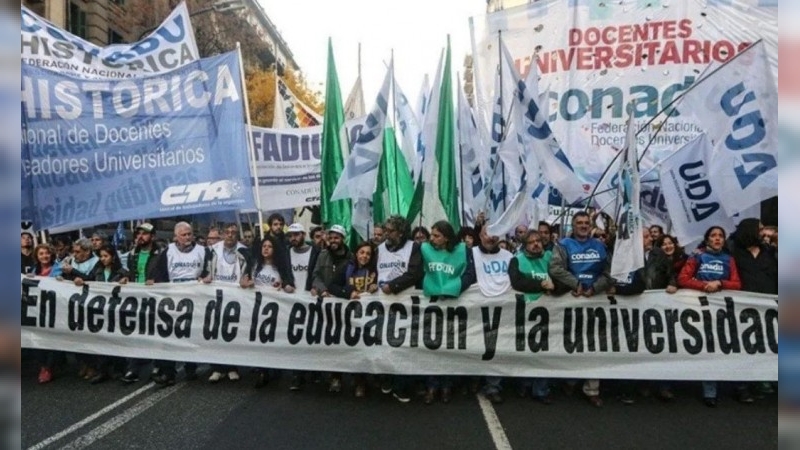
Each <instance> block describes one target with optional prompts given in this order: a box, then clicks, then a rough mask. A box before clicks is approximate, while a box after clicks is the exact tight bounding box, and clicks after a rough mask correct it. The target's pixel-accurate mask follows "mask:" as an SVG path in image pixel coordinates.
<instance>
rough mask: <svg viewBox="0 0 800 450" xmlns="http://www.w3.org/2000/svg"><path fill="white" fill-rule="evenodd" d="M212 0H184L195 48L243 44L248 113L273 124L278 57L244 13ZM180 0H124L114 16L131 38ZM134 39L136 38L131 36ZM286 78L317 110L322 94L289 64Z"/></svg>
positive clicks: (215, 50)
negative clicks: (216, 6)
mask: <svg viewBox="0 0 800 450" xmlns="http://www.w3.org/2000/svg"><path fill="white" fill-rule="evenodd" d="M214 1H215V0H187V6H188V8H189V14H190V16H191V20H192V28H193V29H194V34H195V40H196V41H197V48H198V50H199V51H200V56H201V57H208V56H213V55H217V54H220V53H224V52H229V51H233V50H235V49H236V42H239V43H240V44H241V49H242V58H243V60H244V71H245V74H246V85H247V87H246V88H247V93H248V100H249V106H250V116H251V120H252V121H253V124H254V125H256V126H264V127H266V126H271V125H272V117H273V110H274V108H275V87H276V86H275V72H276V66H277V60H276V59H275V54H274V51H273V49H272V47H271V45H270V44H269V43H267V42H265V41H264V40H263V39H261V38H260V37H259V36H258V34H257V33H256V31H255V29H254V28H253V27H252V26H251V25H250V24H249V23H248V22H247V20H246V19H245V18H244V17H243V15H242V14H239V13H237V12H233V13H220V12H213V11H212V10H210V8H211V7H212V4H213V3H214ZM179 3H180V1H179V0H163V1H153V0H126V2H125V3H124V6H123V11H122V12H123V14H121V15H120V17H119V18H118V20H117V22H118V23H119V25H120V26H121V27H122V28H123V29H124V31H126V32H127V33H128V34H129V35H131V36H133V37H134V38H136V37H138V36H144V35H146V34H148V33H149V32H150V31H152V30H153V29H155V28H156V27H157V26H158V25H159V24H160V23H161V22H162V21H163V20H164V18H166V17H167V16H168V15H169V13H170V12H171V11H172V10H173V9H174V8H175V7H176V6H177V5H178V4H179ZM134 40H135V39H134ZM282 72H283V73H282V76H283V79H284V81H285V82H286V84H287V85H288V86H289V87H290V88H291V89H292V91H293V92H294V93H295V94H296V95H297V96H298V98H300V99H301V100H302V101H303V102H304V103H306V104H307V105H308V106H309V107H311V108H312V109H313V110H314V111H315V112H317V113H319V114H321V111H322V101H321V98H322V94H321V93H319V92H315V91H313V90H312V89H310V88H309V87H308V86H307V83H306V81H305V78H304V77H303V74H302V73H300V72H299V71H295V70H292V69H291V68H287V69H286V70H283V71H282Z"/></svg>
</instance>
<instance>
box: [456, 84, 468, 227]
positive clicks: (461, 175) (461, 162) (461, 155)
mask: <svg viewBox="0 0 800 450" xmlns="http://www.w3.org/2000/svg"><path fill="white" fill-rule="evenodd" d="M456 80H458V115H457V116H456V117H458V119H457V122H456V123H457V124H458V177H459V179H460V180H461V190H460V191H459V196H460V197H461V221H462V222H463V223H464V224H466V223H467V208H466V205H465V204H464V191H465V189H464V146H463V145H462V144H461V127H463V126H464V124H462V123H461V108H464V107H465V106H464V105H462V104H461V98H462V97H463V95H464V94H463V92H462V90H461V74H460V73H458V71H456ZM465 226H466V225H465Z"/></svg>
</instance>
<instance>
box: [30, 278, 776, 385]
mask: <svg viewBox="0 0 800 450" xmlns="http://www.w3.org/2000/svg"><path fill="white" fill-rule="evenodd" d="M21 317H22V333H21V338H22V346H23V347H30V348H40V349H53V350H64V351H70V352H79V353H99V354H106V355H120V356H130V357H138V358H147V359H150V358H156V359H167V360H179V361H195V362H205V363H218V364H234V365H241V366H251V367H272V368H280V369H300V370H317V371H338V372H369V373H394V374H416V375H424V374H465V375H499V376H515V377H522V376H526V377H530V376H539V377H567V378H619V379H657V380H667V379H673V380H701V379H704V380H761V381H763V380H768V381H773V380H777V379H778V303H777V296H765V295H759V294H752V293H746V292H733V291H725V292H721V293H717V294H706V295H704V294H703V293H699V292H693V291H680V292H678V293H676V294H667V293H665V292H662V291H651V292H647V293H645V294H642V295H639V296H635V297H626V298H623V297H616V298H615V297H606V296H602V295H598V296H595V297H592V298H588V299H587V298H574V297H572V296H569V295H567V296H564V297H548V296H543V297H542V298H540V299H539V300H538V301H536V302H532V303H526V302H525V300H524V299H523V298H522V296H520V295H515V294H514V293H509V294H506V295H503V296H500V297H494V298H487V297H484V296H482V295H481V294H480V292H479V290H478V289H477V287H476V286H474V287H472V288H470V289H469V290H468V291H466V292H465V293H464V294H462V295H461V297H460V298H458V299H457V300H446V301H438V302H430V301H429V300H428V299H426V298H424V297H422V296H421V295H420V293H419V292H409V293H404V294H403V295H393V296H385V295H382V294H381V295H365V296H362V298H361V300H359V301H346V300H339V299H331V298H325V299H322V298H315V297H312V296H310V295H309V294H308V293H307V292H300V293H294V294H285V293H281V292H277V291H274V290H271V289H270V290H264V291H254V290H252V289H242V288H239V287H238V286H236V285H233V284H227V283H214V284H209V285H205V284H200V283H183V284H163V285H153V286H145V285H139V284H128V285H115V284H107V283H91V284H90V285H85V286H83V287H77V286H75V285H74V284H72V283H69V282H60V281H56V280H55V279H51V278H45V279H39V278H37V279H28V278H25V277H23V282H22V315H21Z"/></svg>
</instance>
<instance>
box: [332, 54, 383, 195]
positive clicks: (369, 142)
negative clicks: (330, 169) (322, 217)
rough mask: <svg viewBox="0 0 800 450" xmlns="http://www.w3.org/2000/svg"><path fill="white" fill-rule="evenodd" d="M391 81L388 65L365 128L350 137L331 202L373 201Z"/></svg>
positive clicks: (365, 121) (381, 152) (365, 122)
mask: <svg viewBox="0 0 800 450" xmlns="http://www.w3.org/2000/svg"><path fill="white" fill-rule="evenodd" d="M391 80H392V65H391V64H390V65H389V68H388V69H387V70H386V76H385V77H384V79H383V85H382V86H381V90H380V92H379V93H378V96H377V98H376V99H375V105H374V106H373V107H372V110H371V111H370V113H369V115H368V116H367V117H366V119H365V120H364V127H363V128H362V129H361V131H360V132H359V133H358V136H356V138H355V139H354V140H353V143H352V145H351V147H352V151H351V152H350V155H348V156H347V160H346V161H345V165H344V171H343V172H342V176H341V177H339V181H337V183H336V188H335V189H334V190H333V194H331V201H335V200H342V199H345V198H351V199H359V198H363V199H369V200H372V194H374V193H375V185H376V183H377V179H378V168H379V166H380V162H381V155H382V154H383V129H384V127H385V126H386V115H387V110H388V107H389V88H390V83H391Z"/></svg>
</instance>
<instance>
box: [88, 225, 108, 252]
mask: <svg viewBox="0 0 800 450" xmlns="http://www.w3.org/2000/svg"><path fill="white" fill-rule="evenodd" d="M91 241H92V252H94V254H95V255H96V256H100V249H101V248H102V247H103V246H104V245H106V244H108V243H109V240H108V235H107V234H105V233H103V232H102V231H95V232H94V233H92V238H91Z"/></svg>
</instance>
